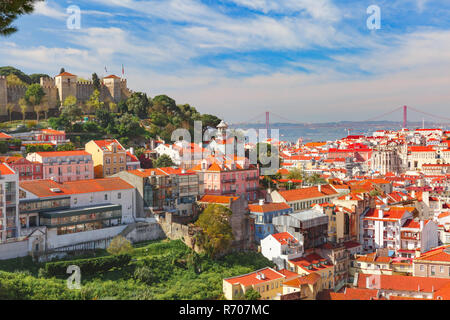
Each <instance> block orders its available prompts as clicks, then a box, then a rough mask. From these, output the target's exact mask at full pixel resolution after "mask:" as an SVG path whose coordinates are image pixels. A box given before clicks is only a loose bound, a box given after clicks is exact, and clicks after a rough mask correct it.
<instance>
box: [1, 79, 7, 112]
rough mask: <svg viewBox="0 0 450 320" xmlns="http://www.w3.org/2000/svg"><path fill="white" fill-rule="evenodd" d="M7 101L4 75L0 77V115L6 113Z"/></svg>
mask: <svg viewBox="0 0 450 320" xmlns="http://www.w3.org/2000/svg"><path fill="white" fill-rule="evenodd" d="M7 103H8V92H7V88H6V77H3V76H1V77H0V116H3V115H8V110H6V104H7Z"/></svg>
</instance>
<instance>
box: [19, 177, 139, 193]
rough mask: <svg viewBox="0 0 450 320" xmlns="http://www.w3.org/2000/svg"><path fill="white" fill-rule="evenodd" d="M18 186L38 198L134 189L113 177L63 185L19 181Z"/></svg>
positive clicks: (47, 182)
mask: <svg viewBox="0 0 450 320" xmlns="http://www.w3.org/2000/svg"><path fill="white" fill-rule="evenodd" d="M19 185H20V187H21V188H22V189H24V190H26V191H29V192H31V193H32V194H34V195H36V196H38V197H40V198H46V197H55V196H61V195H71V194H83V193H91V192H102V191H116V190H125V189H133V188H134V187H133V186H132V185H130V184H129V183H127V182H125V181H124V180H122V179H120V178H114V177H113V178H103V179H89V180H79V181H68V182H63V183H58V182H55V181H53V180H29V181H21V182H20V183H19ZM50 189H59V190H60V192H53V191H52V190H50Z"/></svg>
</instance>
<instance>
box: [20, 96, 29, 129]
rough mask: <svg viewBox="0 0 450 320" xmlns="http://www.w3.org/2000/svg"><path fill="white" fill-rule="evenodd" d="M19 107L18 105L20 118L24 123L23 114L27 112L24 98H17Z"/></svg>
mask: <svg viewBox="0 0 450 320" xmlns="http://www.w3.org/2000/svg"><path fill="white" fill-rule="evenodd" d="M19 107H20V111H21V112H22V116H23V119H22V120H23V122H24V123H25V116H26V114H27V109H28V104H27V101H26V100H25V99H24V98H20V99H19Z"/></svg>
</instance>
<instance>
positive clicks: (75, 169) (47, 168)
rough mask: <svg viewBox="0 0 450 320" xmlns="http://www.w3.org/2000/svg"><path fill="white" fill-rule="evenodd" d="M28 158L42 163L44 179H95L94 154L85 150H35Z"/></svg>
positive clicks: (62, 180)
mask: <svg viewBox="0 0 450 320" xmlns="http://www.w3.org/2000/svg"><path fill="white" fill-rule="evenodd" d="M27 160H29V161H32V162H39V163H41V164H42V172H43V179H53V180H55V181H57V182H66V181H77V180H87V179H94V164H93V161H92V155H91V154H90V153H88V152H86V151H84V150H76V151H54V152H34V153H29V154H28V155H27Z"/></svg>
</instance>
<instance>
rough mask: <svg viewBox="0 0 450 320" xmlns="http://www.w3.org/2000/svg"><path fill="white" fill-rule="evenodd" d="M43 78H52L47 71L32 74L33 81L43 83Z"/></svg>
mask: <svg viewBox="0 0 450 320" xmlns="http://www.w3.org/2000/svg"><path fill="white" fill-rule="evenodd" d="M41 78H50V76H49V75H48V74H45V73H33V74H30V80H31V83H41Z"/></svg>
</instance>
